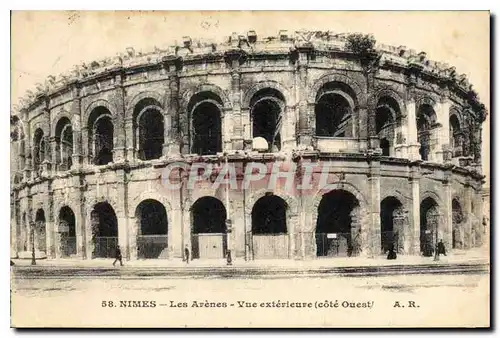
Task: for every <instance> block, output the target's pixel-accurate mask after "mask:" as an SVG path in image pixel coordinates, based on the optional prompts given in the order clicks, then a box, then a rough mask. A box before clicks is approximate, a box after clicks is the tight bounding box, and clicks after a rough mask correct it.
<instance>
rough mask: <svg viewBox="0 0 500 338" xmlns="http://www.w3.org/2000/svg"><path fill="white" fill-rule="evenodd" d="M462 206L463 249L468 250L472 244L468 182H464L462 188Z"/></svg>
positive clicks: (470, 195)
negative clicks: (463, 217)
mask: <svg viewBox="0 0 500 338" xmlns="http://www.w3.org/2000/svg"><path fill="white" fill-rule="evenodd" d="M464 197H465V198H464V206H463V213H464V216H465V219H464V224H463V226H464V232H465V236H464V237H465V243H464V247H465V249H470V248H471V247H472V244H473V236H472V235H473V233H472V217H473V215H472V210H471V209H472V186H471V184H470V182H466V183H465V186H464Z"/></svg>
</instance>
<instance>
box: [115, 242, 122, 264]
mask: <svg viewBox="0 0 500 338" xmlns="http://www.w3.org/2000/svg"><path fill="white" fill-rule="evenodd" d="M118 261H120V266H123V261H122V251H121V250H120V246H119V245H117V246H116V250H115V261H114V262H113V266H115V264H116V262H118Z"/></svg>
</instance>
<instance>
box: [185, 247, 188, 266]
mask: <svg viewBox="0 0 500 338" xmlns="http://www.w3.org/2000/svg"><path fill="white" fill-rule="evenodd" d="M184 258H185V259H186V263H187V264H189V248H188V247H187V245H186V247H185V248H184Z"/></svg>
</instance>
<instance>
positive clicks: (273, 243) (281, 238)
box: [252, 194, 289, 259]
mask: <svg viewBox="0 0 500 338" xmlns="http://www.w3.org/2000/svg"><path fill="white" fill-rule="evenodd" d="M287 209H288V206H287V204H286V202H285V201H284V200H283V199H282V198H281V197H279V196H276V195H272V194H268V195H266V196H263V197H261V198H259V199H258V200H257V202H255V204H254V206H253V208H252V253H253V258H257V259H258V258H288V246H289V243H288V242H289V239H288V235H287Z"/></svg>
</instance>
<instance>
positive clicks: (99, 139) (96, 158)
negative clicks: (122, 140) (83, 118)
mask: <svg viewBox="0 0 500 338" xmlns="http://www.w3.org/2000/svg"><path fill="white" fill-rule="evenodd" d="M113 137H114V127H113V120H112V117H111V112H110V111H109V110H108V109H107V108H105V107H98V108H95V109H94V110H93V111H92V113H91V114H90V117H89V153H90V156H91V158H92V163H93V164H95V165H105V164H108V163H110V162H113V148H114V140H113Z"/></svg>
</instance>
